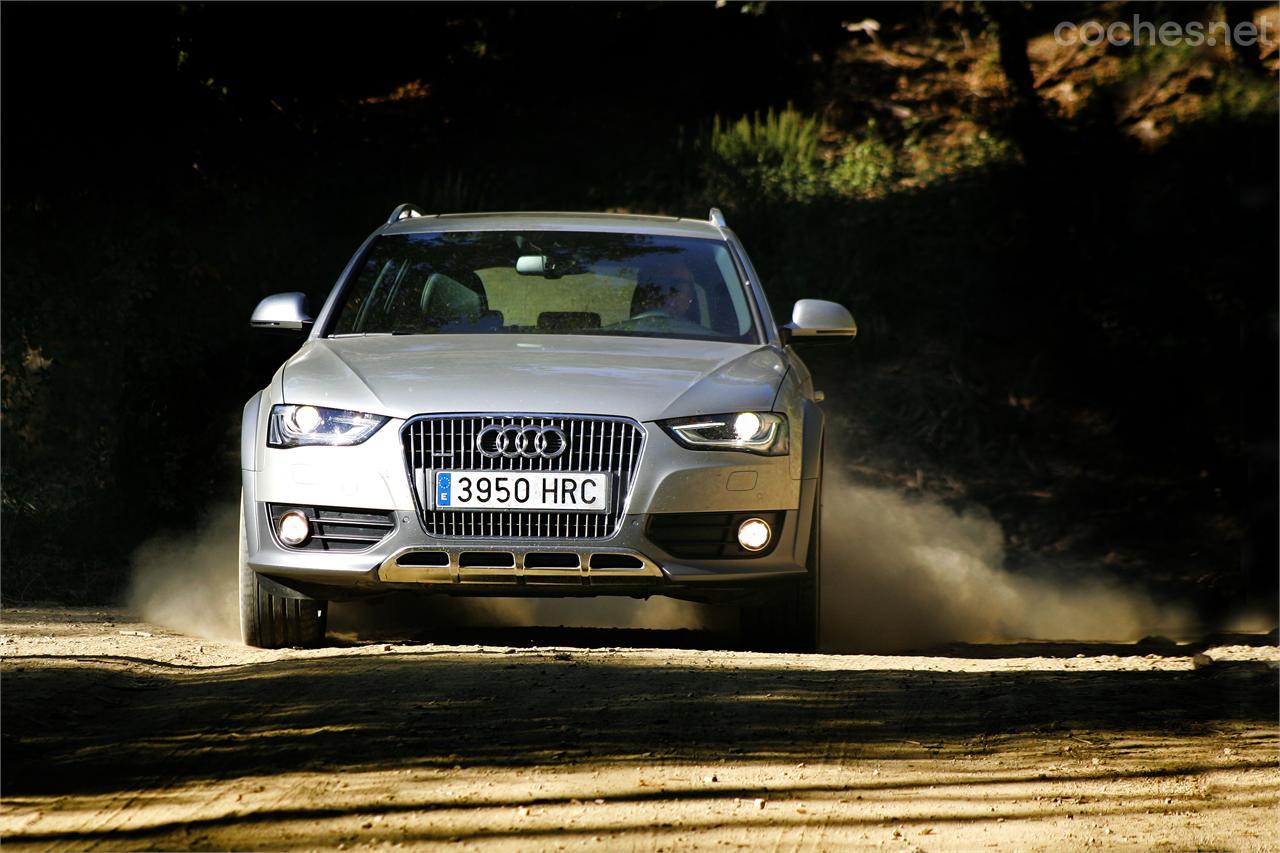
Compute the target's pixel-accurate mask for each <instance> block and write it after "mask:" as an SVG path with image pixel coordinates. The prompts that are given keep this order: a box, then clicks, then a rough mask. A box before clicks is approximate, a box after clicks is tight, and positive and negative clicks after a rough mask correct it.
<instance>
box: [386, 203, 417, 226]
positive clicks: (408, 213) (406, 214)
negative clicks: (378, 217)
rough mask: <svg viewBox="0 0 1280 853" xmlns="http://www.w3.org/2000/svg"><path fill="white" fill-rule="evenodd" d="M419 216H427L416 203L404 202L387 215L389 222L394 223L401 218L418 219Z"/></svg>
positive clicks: (389, 223)
mask: <svg viewBox="0 0 1280 853" xmlns="http://www.w3.org/2000/svg"><path fill="white" fill-rule="evenodd" d="M419 216H426V214H425V213H423V212H422V211H421V210H419V209H418V208H417V206H416V205H412V204H402V205H400V206H399V207H397V208H396V209H395V210H393V211H391V215H390V216H388V217H387V224H388V225H394V224H395V223H397V222H399V221H400V220H401V219H417V218H418V217H419Z"/></svg>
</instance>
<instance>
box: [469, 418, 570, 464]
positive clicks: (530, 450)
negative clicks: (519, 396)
mask: <svg viewBox="0 0 1280 853" xmlns="http://www.w3.org/2000/svg"><path fill="white" fill-rule="evenodd" d="M568 449H569V439H567V438H565V435H564V431H563V430H561V429H558V428H556V427H533V426H523V427H522V426H499V425H498V424H493V425H491V426H487V427H485V428H484V429H482V430H480V433H479V434H478V435H477V436H476V450H478V451H480V455H481V456H487V457H488V458H490V459H496V458H498V457H499V456H505V457H507V458H508V459H512V458H515V457H516V456H524V457H525V458H528V459H533V458H535V457H541V458H543V459H555V458H556V457H557V456H560V455H561V454H562V453H564V452H565V451H566V450H568Z"/></svg>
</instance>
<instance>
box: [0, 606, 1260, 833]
mask: <svg viewBox="0 0 1280 853" xmlns="http://www.w3.org/2000/svg"><path fill="white" fill-rule="evenodd" d="M3 623H4V624H3V631H2V632H0V633H2V634H3V636H2V637H0V649H3V652H4V659H3V673H4V690H3V702H4V707H3V714H4V719H3V723H4V726H3V759H4V760H3V789H4V790H3V805H2V807H0V833H2V837H3V841H4V845H5V847H6V849H13V850H35V849H39V850H58V849H89V848H92V849H192V848H195V849H213V848H220V849H228V848H230V849H294V848H299V849H314V848H325V849H333V848H342V847H346V848H356V847H399V846H421V845H428V846H430V845H440V846H458V847H484V848H491V849H492V848H496V849H508V850H517V849H520V850H524V849H531V848H539V849H581V848H592V849H602V850H604V849H608V850H618V849H640V850H663V849H666V850H690V849H725V848H729V849H732V848H735V847H739V848H752V849H759V848H767V849H840V848H846V847H855V848H856V847H887V848H889V849H903V850H908V849H924V850H935V849H938V850H946V849H950V850H972V849H980V848H981V849H988V848H994V849H999V848H1005V849H1018V850H1026V849H1046V850H1047V849H1053V850H1058V849H1064V848H1066V849H1069V848H1077V849H1079V848H1085V847H1091V846H1101V847H1106V848H1108V849H1111V848H1130V849H1166V848H1167V849H1191V848H1215V849H1236V850H1250V849H1259V850H1260V849H1274V848H1275V845H1276V814H1277V812H1276V806H1277V802H1278V800H1280V777H1277V775H1276V772H1275V767H1276V761H1277V757H1278V755H1280V753H1278V751H1277V741H1278V740H1280V738H1278V737H1277V726H1276V720H1277V670H1276V665H1277V662H1278V661H1280V652H1278V651H1277V649H1276V648H1275V645H1274V640H1273V639H1258V638H1255V639H1254V640H1251V641H1248V642H1247V643H1246V644H1238V645H1231V646H1226V647H1215V648H1204V646H1203V645H1198V646H1190V647H1189V646H1173V645H1172V644H1168V645H1163V646H1161V645H1159V644H1147V645H1137V646H1133V645H1123V646H1105V645H1083V646H1082V645H1064V644H1023V645H1013V646H972V645H969V646H953V647H950V648H949V649H946V650H944V652H942V653H939V654H930V655H918V656H893V657H890V656H866V655H852V656H827V655H810V656H803V655H765V654H753V653H745V652H733V651H714V650H713V651H705V650H688V649H682V648H674V647H672V646H678V645H699V644H705V643H703V640H705V639H706V638H703V637H698V636H691V635H689V634H688V633H687V632H684V633H681V632H660V631H652V632H644V634H643V635H642V636H641V635H639V634H638V632H609V631H593V630H582V629H579V630H576V631H567V632H565V631H562V632H559V633H556V632H547V631H539V630H536V629H535V630H521V631H514V632H511V631H508V632H498V631H495V632H489V633H488V634H485V633H484V632H480V633H475V632H470V633H465V634H459V635H458V636H456V637H454V638H453V639H452V640H450V639H449V638H445V640H446V643H423V642H403V641H396V642H384V641H379V642H377V643H367V642H366V643H364V644H353V645H346V646H341V647H334V648H328V649H322V650H318V651H298V650H285V651H278V652H266V651H258V650H251V649H244V648H241V647H238V646H235V645H229V644H221V643H214V642H210V641H207V640H196V639H191V638H188V637H183V636H179V635H176V634H173V633H172V632H168V631H166V630H164V629H162V628H158V627H156V626H153V625H147V624H142V623H137V622H134V621H131V620H130V617H129V616H128V615H127V614H125V613H123V612H118V611H88V610H32V609H26V610H10V611H6V612H5V613H4V619H3ZM1242 639H1245V640H1247V638H1237V642H1239V641H1240V640H1242ZM475 640H479V641H480V643H481V644H478V645H470V644H468V645H459V644H458V643H462V642H466V643H471V642H472V641H475ZM641 640H647V641H648V642H647V643H644V644H645V645H649V646H665V647H659V648H628V649H621V648H616V647H614V646H612V645H604V644H606V643H619V642H625V643H628V644H638V641H641ZM561 643H572V646H569V645H560V644H561ZM531 644H532V645H531ZM1196 651H1204V652H1206V653H1207V655H1208V659H1211V660H1212V663H1207V660H1208V659H1205V658H1196V659H1193V657H1192V653H1193V652H1196Z"/></svg>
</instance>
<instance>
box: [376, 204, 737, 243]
mask: <svg viewBox="0 0 1280 853" xmlns="http://www.w3.org/2000/svg"><path fill="white" fill-rule="evenodd" d="M439 231H606V232H614V233H619V234H656V235H661V236H667V237H703V238H712V239H718V240H723V239H724V238H725V233H724V231H723V230H722V229H720V228H719V227H717V226H716V225H715V224H714V223H712V222H709V221H708V220H705V219H683V218H680V217H676V216H641V215H637V214H631V213H553V212H538V211H535V212H511V213H436V214H424V215H422V216H413V217H405V218H404V219H401V220H399V221H397V222H393V223H390V224H389V225H387V226H386V227H385V228H384V229H383V232H382V233H384V234H423V233H433V232H439Z"/></svg>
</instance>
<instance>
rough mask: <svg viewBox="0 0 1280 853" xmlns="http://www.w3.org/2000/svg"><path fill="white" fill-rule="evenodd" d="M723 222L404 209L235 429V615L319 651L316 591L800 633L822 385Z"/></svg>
mask: <svg viewBox="0 0 1280 853" xmlns="http://www.w3.org/2000/svg"><path fill="white" fill-rule="evenodd" d="M791 316H792V320H791V322H790V323H788V324H786V325H784V326H781V327H779V326H777V325H775V323H774V320H773V317H772V315H771V314H770V311H769V308H768V305H767V303H766V301H765V295H764V291H763V290H762V289H761V286H760V280H759V277H758V276H757V275H756V272H755V270H754V269H753V267H752V266H751V261H750V260H749V259H748V257H747V254H746V252H745V251H744V250H743V248H742V245H741V243H740V242H739V241H738V238H737V237H736V236H735V235H734V233H733V232H732V231H730V230H729V228H727V227H726V225H725V222H724V218H723V217H722V216H721V215H720V213H719V211H717V210H714V209H713V210H712V211H711V216H710V219H708V220H706V221H702V220H690V219H677V218H668V217H659V216H629V215H617V214H578V213H493V214H474V215H426V214H423V213H421V212H420V211H418V210H417V209H416V208H413V207H412V206H410V205H401V206H400V207H398V208H396V210H395V211H393V212H392V215H391V217H390V218H389V219H388V220H387V222H386V223H385V224H384V225H382V226H381V227H379V228H378V229H377V230H376V231H374V233H373V234H372V235H370V237H369V238H368V239H367V240H366V241H365V242H364V244H363V245H362V246H361V247H360V249H359V250H358V251H357V252H356V254H355V256H354V257H353V258H352V260H351V262H350V263H349V264H348V265H347V268H346V269H345V270H344V271H343V273H342V275H341V277H340V278H339V280H338V283H337V285H336V286H335V287H334V288H333V291H332V293H331V294H330V295H329V298H328V300H327V301H326V302H325V304H324V307H323V308H321V309H320V312H319V314H318V315H317V316H316V317H315V318H314V319H312V317H311V316H310V315H309V313H308V310H307V306H306V302H305V299H304V297H303V295H302V294H300V293H283V294H278V295H275V296H271V297H268V298H266V299H264V300H263V301H262V302H261V303H260V304H259V305H258V307H257V309H256V310H255V311H254V313H253V318H252V321H251V322H252V325H253V326H255V327H259V328H267V329H281V330H292V331H294V332H297V333H302V334H305V335H306V340H305V342H304V343H303V344H302V347H301V348H300V349H299V350H298V351H297V353H296V354H295V355H293V356H292V357H291V358H290V359H289V360H287V361H286V362H285V363H284V364H283V365H282V366H281V367H280V369H279V370H278V371H276V374H275V376H274V377H272V379H271V384H270V385H269V386H268V387H266V388H264V389H263V390H262V391H259V392H258V393H257V394H255V395H254V396H253V398H252V399H250V400H249V402H248V404H247V405H246V406H245V409H244V421H243V428H242V433H241V453H242V463H241V467H242V478H243V489H244V491H243V499H242V501H241V520H240V531H241V532H240V623H241V631H242V634H243V638H244V641H245V642H246V643H248V644H249V645H253V646H265V647H279V646H307V645H315V644H318V643H320V642H322V641H323V639H324V635H325V621H326V615H327V610H328V602H329V601H331V600H334V599H347V598H352V597H356V596H360V595H367V594H377V593H381V592H387V591H391V590H419V591H422V592H427V593H446V594H449V595H502V596H598V595H624V596H633V597H640V598H644V597H648V596H652V595H667V596H673V597H676V598H681V599H687V600H692V601H701V602H715V603H721V604H734V605H737V606H739V607H740V608H741V613H742V622H743V630H744V634H745V636H746V637H747V639H748V641H749V642H750V643H752V644H753V645H756V646H758V647H764V648H794V649H804V648H807V647H811V646H812V645H813V643H814V641H815V637H816V631H817V618H818V607H817V594H818V583H817V580H818V573H819V553H818V551H819V549H818V541H819V536H818V523H819V505H820V495H821V491H822V488H821V486H822V458H823V453H822V446H823V415H822V411H821V409H820V408H819V407H818V402H819V399H820V396H819V395H818V394H817V393H816V392H815V391H814V388H813V383H812V381H811V378H810V375H809V371H808V370H807V369H806V367H805V365H804V363H803V362H802V361H801V360H800V358H799V357H798V356H797V355H796V353H795V351H794V350H793V348H792V346H791V345H792V344H793V343H796V344H798V343H800V342H802V341H816V340H819V339H832V338H848V337H851V336H853V335H854V334H855V326H854V323H853V318H852V317H851V316H850V315H849V312H848V311H846V310H845V309H844V308H842V307H841V306H839V305H836V304H834V303H831V302H824V301H820V300H812V299H805V300H801V301H799V302H797V303H796V305H795V308H794V310H793V311H792V315H791Z"/></svg>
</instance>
